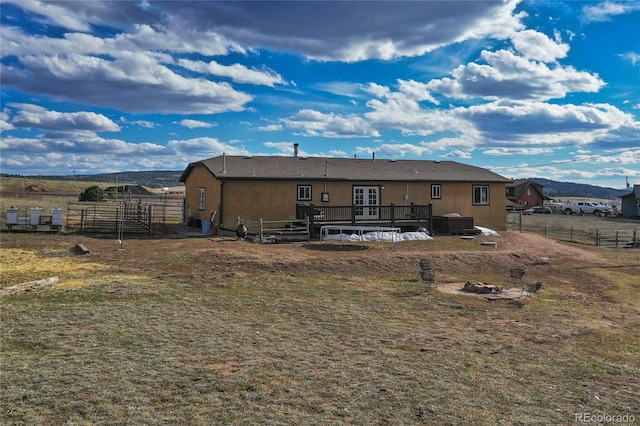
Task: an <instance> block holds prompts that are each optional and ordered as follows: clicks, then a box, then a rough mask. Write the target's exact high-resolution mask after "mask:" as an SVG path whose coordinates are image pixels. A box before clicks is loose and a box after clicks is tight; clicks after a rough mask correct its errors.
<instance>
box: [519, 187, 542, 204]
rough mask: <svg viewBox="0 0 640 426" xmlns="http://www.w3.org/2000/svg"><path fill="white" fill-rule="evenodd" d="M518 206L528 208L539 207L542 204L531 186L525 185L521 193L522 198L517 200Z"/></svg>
mask: <svg viewBox="0 0 640 426" xmlns="http://www.w3.org/2000/svg"><path fill="white" fill-rule="evenodd" d="M518 204H522V205H524V206H528V207H531V206H541V205H542V204H543V200H542V197H541V196H540V193H539V192H538V191H536V189H535V188H534V187H533V186H532V185H527V187H526V188H525V189H524V191H522V196H521V197H520V199H518Z"/></svg>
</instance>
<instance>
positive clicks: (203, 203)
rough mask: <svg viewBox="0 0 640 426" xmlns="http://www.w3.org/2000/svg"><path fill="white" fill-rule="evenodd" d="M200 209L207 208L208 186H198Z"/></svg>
mask: <svg viewBox="0 0 640 426" xmlns="http://www.w3.org/2000/svg"><path fill="white" fill-rule="evenodd" d="M197 204H198V210H206V209H207V188H205V187H199V188H198V202H197Z"/></svg>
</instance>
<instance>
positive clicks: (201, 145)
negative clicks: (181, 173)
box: [167, 137, 250, 166]
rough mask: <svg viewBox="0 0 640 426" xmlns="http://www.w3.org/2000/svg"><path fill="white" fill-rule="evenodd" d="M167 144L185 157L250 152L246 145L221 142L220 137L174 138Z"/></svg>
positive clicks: (206, 156)
mask: <svg viewBox="0 0 640 426" xmlns="http://www.w3.org/2000/svg"><path fill="white" fill-rule="evenodd" d="M167 146H168V147H169V148H171V149H174V150H175V151H176V152H178V153H179V154H182V155H183V156H184V157H186V158H191V159H193V158H198V159H201V158H210V157H216V156H218V155H222V154H223V153H226V154H228V155H248V154H250V152H249V151H248V150H246V149H244V147H238V146H236V145H235V144H232V143H224V142H220V141H219V140H218V139H215V138H208V137H204V138H194V139H184V140H177V139H174V140H170V141H169V143H168V144H167ZM190 161H193V160H190ZM185 166H186V164H185Z"/></svg>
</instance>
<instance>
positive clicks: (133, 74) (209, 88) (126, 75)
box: [2, 53, 253, 114]
mask: <svg viewBox="0 0 640 426" xmlns="http://www.w3.org/2000/svg"><path fill="white" fill-rule="evenodd" d="M22 64H23V65H24V66H26V67H27V68H28V71H25V70H23V69H21V68H16V67H9V66H3V67H2V74H3V80H4V83H6V84H10V85H13V86H15V87H17V88H19V89H21V90H26V91H29V92H38V93H45V94H49V95H51V96H56V97H59V98H62V99H66V100H72V101H75V102H80V103H89V104H94V105H95V104H98V105H104V106H109V107H114V108H119V109H121V110H122V111H131V112H160V113H178V114H188V113H197V114H215V113H220V112H226V111H241V110H243V109H244V108H245V105H246V104H247V103H248V102H250V101H251V100H252V99H253V97H252V96H251V95H249V94H246V93H243V92H239V91H236V90H235V89H233V87H231V86H230V85H229V84H227V83H215V82H211V81H208V80H204V79H190V78H186V77H183V76H181V75H178V74H176V73H174V72H173V71H171V70H170V69H169V68H167V67H165V66H163V65H161V64H159V63H158V62H157V61H156V59H155V58H154V57H153V56H151V55H144V54H127V53H121V55H120V57H119V58H117V59H116V60H108V59H104V58H98V57H94V56H84V55H75V54H73V55H58V56H26V57H23V58H22ZM71 82H72V84H71Z"/></svg>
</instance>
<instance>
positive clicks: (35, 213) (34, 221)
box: [31, 207, 42, 228]
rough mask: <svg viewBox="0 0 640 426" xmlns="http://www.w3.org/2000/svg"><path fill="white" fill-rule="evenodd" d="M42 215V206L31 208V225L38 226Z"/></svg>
mask: <svg viewBox="0 0 640 426" xmlns="http://www.w3.org/2000/svg"><path fill="white" fill-rule="evenodd" d="M40 216H42V209H41V208H40V207H35V208H32V209H31V226H32V227H34V228H35V227H37V226H38V225H40Z"/></svg>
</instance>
